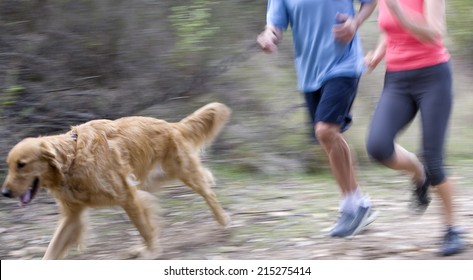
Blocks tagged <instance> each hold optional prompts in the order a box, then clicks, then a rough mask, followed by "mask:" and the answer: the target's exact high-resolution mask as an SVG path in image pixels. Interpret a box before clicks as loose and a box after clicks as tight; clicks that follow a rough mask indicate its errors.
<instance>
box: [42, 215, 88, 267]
mask: <svg viewBox="0 0 473 280" xmlns="http://www.w3.org/2000/svg"><path fill="white" fill-rule="evenodd" d="M82 213H83V209H82V208H77V209H68V211H67V212H66V213H63V218H62V219H61V221H60V223H59V226H58V227H57V229H56V232H55V233H54V235H53V238H52V239H51V242H50V243H49V246H48V249H47V250H46V253H45V254H44V256H43V260H57V259H61V258H63V257H64V255H65V254H66V253H67V250H68V249H69V247H70V246H72V245H74V244H79V242H80V238H81V235H82V232H83V228H84V222H83V218H82Z"/></svg>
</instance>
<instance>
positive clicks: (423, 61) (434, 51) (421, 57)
mask: <svg viewBox="0 0 473 280" xmlns="http://www.w3.org/2000/svg"><path fill="white" fill-rule="evenodd" d="M399 4H400V5H401V7H402V8H403V10H404V11H405V12H406V13H407V14H408V15H409V17H411V18H413V19H414V20H416V21H419V22H424V21H425V17H424V0H399ZM378 25H379V28H380V29H381V30H383V31H384V32H385V33H386V55H385V60H386V70H387V71H404V70H413V69H419V68H423V67H428V66H433V65H436V64H440V63H443V62H447V61H448V60H449V59H450V54H449V53H448V50H447V49H446V48H445V46H444V43H443V40H442V37H441V36H439V38H438V39H437V40H436V41H435V42H434V43H423V42H421V41H419V40H418V39H417V38H415V37H414V36H412V35H411V34H410V33H408V32H407V31H406V30H405V29H404V28H403V27H402V26H401V24H400V23H399V22H398V20H397V18H395V17H394V16H393V15H392V14H391V12H390V11H389V8H388V7H387V5H386V3H385V0H381V1H380V2H379V15H378Z"/></svg>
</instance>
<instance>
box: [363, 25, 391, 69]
mask: <svg viewBox="0 0 473 280" xmlns="http://www.w3.org/2000/svg"><path fill="white" fill-rule="evenodd" d="M385 53H386V34H384V33H381V34H380V35H379V39H378V45H377V46H376V49H375V50H374V51H371V52H368V54H366V56H365V64H366V66H368V71H373V70H374V69H375V68H376V66H378V64H379V63H380V62H381V60H383V58H384V55H385Z"/></svg>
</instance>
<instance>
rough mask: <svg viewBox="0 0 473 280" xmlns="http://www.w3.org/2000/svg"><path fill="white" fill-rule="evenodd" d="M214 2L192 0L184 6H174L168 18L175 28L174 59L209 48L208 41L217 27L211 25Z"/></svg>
mask: <svg viewBox="0 0 473 280" xmlns="http://www.w3.org/2000/svg"><path fill="white" fill-rule="evenodd" d="M215 4H216V2H215V1H209V0H193V1H190V3H188V4H186V5H179V6H174V7H172V8H171V12H172V14H171V15H170V16H169V18H170V19H171V21H172V25H173V26H174V27H175V28H176V35H177V36H178V40H177V43H176V48H175V55H176V57H180V56H182V55H185V54H189V53H193V54H194V55H195V54H199V53H202V52H203V51H205V50H207V49H209V48H210V44H208V40H209V39H210V38H211V37H212V36H214V35H215V33H216V32H217V30H218V26H214V25H211V22H210V19H211V16H212V7H211V6H212V5H215Z"/></svg>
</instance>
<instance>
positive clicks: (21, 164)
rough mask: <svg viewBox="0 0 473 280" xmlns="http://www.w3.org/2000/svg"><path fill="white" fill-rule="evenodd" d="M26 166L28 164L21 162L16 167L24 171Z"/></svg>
mask: <svg viewBox="0 0 473 280" xmlns="http://www.w3.org/2000/svg"><path fill="white" fill-rule="evenodd" d="M25 165H26V163H24V162H21V161H19V162H18V163H17V164H16V167H17V168H18V169H22V168H23V167H25Z"/></svg>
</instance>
